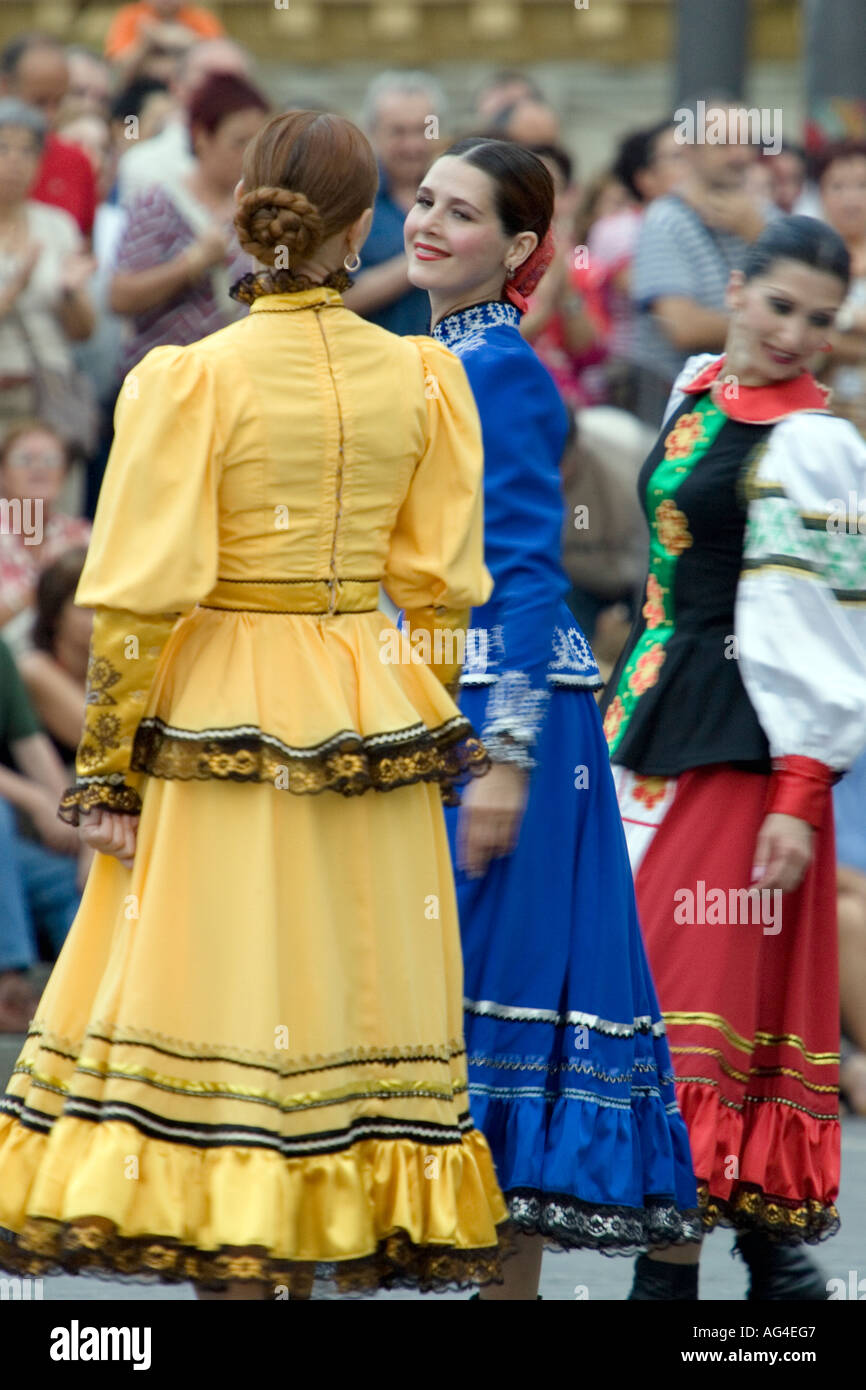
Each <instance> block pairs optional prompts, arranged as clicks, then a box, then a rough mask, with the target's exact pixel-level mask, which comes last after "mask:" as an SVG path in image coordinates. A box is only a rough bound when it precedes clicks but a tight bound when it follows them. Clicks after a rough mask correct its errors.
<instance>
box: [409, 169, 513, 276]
mask: <svg viewBox="0 0 866 1390" xmlns="http://www.w3.org/2000/svg"><path fill="white" fill-rule="evenodd" d="M494 193H495V189H494V185H493V181H492V180H491V179H490V178H489V177H488V175H487V174H485V173H484V171H483V170H482V169H476V168H475V166H474V165H472V164H468V163H467V162H466V160H465V159H460V158H459V157H457V156H454V155H443V156H442V158H441V159H437V160H436V162H435V164H433V165H432V167H431V168H430V169H429V170H428V171H427V173H426V174H425V175H424V179H423V182H422V184H421V187H420V188H419V189H418V195H417V200H416V202H415V206H414V207H413V208H412V209H411V211H410V212H409V215H408V217H407V218H406V222H405V225H404V228H403V237H404V241H405V246H406V255H407V256H408V258H409V279H410V280H411V282H412V284H413V285H417V286H418V288H419V289H422V290H430V291H433V292H435V293H437V294H445V295H448V296H451V295H453V296H455V297H457V298H460V297H462V296H464V295H466V294H469V293H471V292H472V291H473V290H474V289H476V288H478V289H479V290H481V289H484V288H486V287H488V286H489V284H490V282H492V281H498V288H496V289H495V290H494V292H495V293H498V292H500V291H501V289H502V285H503V283H504V281H505V262H506V257H507V254H508V250H509V247H510V246H511V245H512V242H513V241H514V238H513V237H509V236H506V234H505V233H504V232H503V230H502V226H501V224H500V221H499V217H498V215H497V212H496V208H495V205H494ZM515 259H519V258H515Z"/></svg>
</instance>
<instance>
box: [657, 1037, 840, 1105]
mask: <svg viewBox="0 0 866 1390" xmlns="http://www.w3.org/2000/svg"><path fill="white" fill-rule="evenodd" d="M671 1052H672V1053H674V1052H681V1053H684V1054H686V1055H688V1054H689V1053H699V1054H702V1055H703V1056H707V1057H714V1058H715V1059H716V1061H717V1062H718V1064H719V1067H720V1068H721V1070H722V1071H723V1072H724V1073H725V1075H726V1076H730V1077H731V1078H732V1079H733V1080H734V1081H743V1082H747V1081H750V1080H751V1079H752V1078H753V1077H762V1076H791V1077H794V1079H795V1080H797V1081H799V1082H800V1084H801V1085H802V1086H805V1088H806V1089H807V1090H808V1091H827V1092H828V1093H830V1094H833V1093H835V1092H837V1091H838V1089H839V1088H838V1086H833V1085H829V1086H822V1085H821V1084H820V1083H819V1082H817V1081H807V1080H806V1077H805V1075H804V1073H803V1072H801V1071H797V1069H796V1067H752V1068H751V1070H750V1071H748V1072H744V1071H737V1069H736V1067H732V1066H731V1064H730V1063H729V1062H728V1061H726V1060H725V1056H724V1053H722V1052H720V1051H719V1049H718V1048H717V1047H672V1048H671Z"/></svg>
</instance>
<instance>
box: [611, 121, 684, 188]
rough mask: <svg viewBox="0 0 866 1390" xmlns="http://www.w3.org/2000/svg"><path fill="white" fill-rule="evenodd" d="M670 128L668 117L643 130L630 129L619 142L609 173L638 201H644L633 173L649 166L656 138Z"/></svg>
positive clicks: (671, 122)
mask: <svg viewBox="0 0 866 1390" xmlns="http://www.w3.org/2000/svg"><path fill="white" fill-rule="evenodd" d="M672 128H673V121H672V120H671V119H670V118H668V119H667V120H664V121H657V122H656V124H655V125H650V126H646V127H645V129H643V130H632V131H630V132H629V134H628V135H625V136H623V138H622V140H621V141H620V143H619V147H618V149H617V152H616V158H615V159H614V161H613V165H612V167H611V173H612V174H613V176H614V178H615V179H618V180H619V182H620V183H622V184H625V186H626V188H627V189H628V191H629V193H631V195H632V197H633V198H636V199H637V201H638V202H639V203H642V202H644V196H643V194H642V193H641V191H640V189H639V188H638V186H637V184H636V183H635V174H640V173H641V172H642V171H643V170H644V169H649V168H650V166H651V164H652V162H653V157H654V153H655V151H654V149H653V146H654V145H655V142H656V140H657V139H658V138H659V136H660V135H663V134H664V132H665V131H666V130H671V129H672Z"/></svg>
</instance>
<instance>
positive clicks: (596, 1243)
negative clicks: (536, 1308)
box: [505, 1187, 703, 1255]
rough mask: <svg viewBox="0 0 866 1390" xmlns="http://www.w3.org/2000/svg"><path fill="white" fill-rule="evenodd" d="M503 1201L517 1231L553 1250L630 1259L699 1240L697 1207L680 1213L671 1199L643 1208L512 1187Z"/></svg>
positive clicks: (650, 1201) (650, 1199) (652, 1199)
mask: <svg viewBox="0 0 866 1390" xmlns="http://www.w3.org/2000/svg"><path fill="white" fill-rule="evenodd" d="M505 1200H506V1202H507V1204H508V1210H509V1213H510V1215H511V1219H512V1221H513V1222H514V1225H515V1227H516V1228H517V1229H518V1230H520V1231H522V1232H523V1233H524V1234H526V1235H540V1236H543V1237H544V1239H545V1241H546V1243H547V1244H548V1245H549V1246H552V1247H554V1248H555V1249H557V1250H598V1251H600V1252H601V1254H603V1255H634V1254H636V1253H637V1252H638V1251H639V1250H660V1249H664V1248H665V1247H666V1246H669V1245H683V1244H686V1243H688V1242H690V1241H699V1240H701V1238H702V1236H703V1224H702V1221H701V1213H700V1211H699V1209H698V1208H697V1207H695V1208H693V1209H690V1210H680V1208H679V1207H678V1206H677V1205H676V1203H675V1202H673V1201H672V1200H671V1198H670V1197H647V1199H646V1204H645V1205H644V1206H643V1207H624V1206H607V1205H604V1206H603V1205H601V1204H600V1203H593V1202H582V1201H580V1200H579V1199H578V1198H577V1197H573V1196H571V1195H570V1194H569V1193H564V1192H538V1191H535V1190H534V1189H533V1188H523V1187H518V1188H511V1189H509V1191H507V1192H506V1193H505Z"/></svg>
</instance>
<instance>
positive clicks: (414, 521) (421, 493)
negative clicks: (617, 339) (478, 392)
mask: <svg viewBox="0 0 866 1390" xmlns="http://www.w3.org/2000/svg"><path fill="white" fill-rule="evenodd" d="M410 341H411V342H414V343H415V344H416V346H417V349H418V353H419V370H420V371H421V373H422V377H421V381H420V383H419V384H420V385H421V386H422V389H423V392H424V396H425V401H426V417H427V424H426V440H427V442H426V447H425V449H424V452H423V454H422V456H421V458H420V459H419V461H418V464H417V466H416V469H415V473H414V475H413V478H412V481H411V484H410V486H409V491H408V493H407V495H406V498H405V500H404V502H403V505H402V507H401V508H400V511H399V513H398V516H397V520H396V524H395V527H394V531H393V533H392V536H391V543H390V549H389V553H388V559H387V561H386V565H385V576H384V586H385V589H386V591H387V593H388V595H389V597H390V598H391V599H392V600H393V602H394V603H396V605H397V606H398V608H402V609H404V610H405V616H404V624H405V625H406V626H407V627H408V629H409V633H410V635H411V634H413V633H421V634H422V639H421V640H420V641H419V642H418V643H417V644H416V643H415V642H414V639H413V646H414V647H415V649H416V650H418V651H421V652H423V651H424V650H425V647H426V650H427V651H428V652H429V654H430V658H431V659H430V663H429V664H430V666H431V667H432V669H433V670H434V671H435V672H436V674H437V676H438V677H439V679H440V680H441V681H442V683H443V684H444V685H446V686H448V688H449V689H451V690H452V691H453V690H454V689H455V688H456V683H457V681H458V680H459V676H460V667H461V665H462V653H463V650H464V647H465V632H466V626H467V623H468V621H469V613H470V610H471V609H472V608H473V607H475V606H477V605H479V604H482V603H484V602H486V600H487V599H488V598H489V597H490V592H491V589H492V587H493V581H492V580H491V578H490V575H489V574H488V572H487V570H486V568H485V566H484V512H483V507H484V502H483V495H484V494H483V470H484V454H483V447H482V439H481V425H480V422H479V419H478V410H477V408H476V406H475V401H474V399H473V396H472V391H471V388H470V386H469V383H468V381H467V379H466V373H465V372H464V370H463V368H462V366H461V365H460V361H459V360H458V358H457V357H455V356H454V354H453V353H452V352H449V350H448V349H447V348H446V347H444V346H443V345H442V344H441V343H437V342H435V341H434V340H433V339H432V338H412V339H410ZM424 633H426V634H428V640H427V643H426V644H425V643H424V642H423V634H424ZM437 633H439V634H441V635H440V636H438V637H437V635H436V634H437ZM450 634H453V636H452V635H450Z"/></svg>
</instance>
